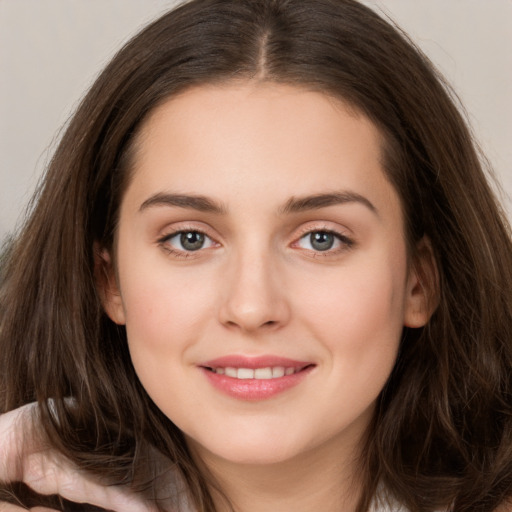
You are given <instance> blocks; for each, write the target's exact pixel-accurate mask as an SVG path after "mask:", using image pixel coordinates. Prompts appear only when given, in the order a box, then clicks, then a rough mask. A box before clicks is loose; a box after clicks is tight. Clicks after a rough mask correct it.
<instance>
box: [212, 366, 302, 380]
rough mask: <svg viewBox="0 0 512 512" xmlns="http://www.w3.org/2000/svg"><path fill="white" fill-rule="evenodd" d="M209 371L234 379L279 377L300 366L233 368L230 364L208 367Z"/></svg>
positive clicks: (291, 373) (297, 369) (290, 372)
mask: <svg viewBox="0 0 512 512" xmlns="http://www.w3.org/2000/svg"><path fill="white" fill-rule="evenodd" d="M208 369H209V370H210V371H212V372H215V373H217V374H218V375H226V377H231V378H234V379H242V380H248V379H259V380H265V379H279V378H281V377H284V376H285V375H293V374H294V373H297V372H299V371H301V370H302V368H294V367H287V368H285V367H284V366H274V367H270V366H267V367H266V368H256V369H253V368H233V367H231V366H227V367H225V368H223V367H219V368H208Z"/></svg>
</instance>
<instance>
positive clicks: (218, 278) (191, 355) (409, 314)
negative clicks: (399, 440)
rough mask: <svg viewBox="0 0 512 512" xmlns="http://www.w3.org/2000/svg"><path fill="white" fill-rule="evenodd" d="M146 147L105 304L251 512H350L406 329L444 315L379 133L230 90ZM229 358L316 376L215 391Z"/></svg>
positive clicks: (194, 96) (192, 108) (249, 86)
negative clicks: (214, 365) (364, 444)
mask: <svg viewBox="0 0 512 512" xmlns="http://www.w3.org/2000/svg"><path fill="white" fill-rule="evenodd" d="M137 144H138V145H137V151H136V155H135V158H134V162H133V172H134V174H133V179H132V180H131V182H130V184H129V186H128V188H127V191H126V194H125V197H124V199H123V201H122V205H121V213H120V222H119V230H118V233H117V237H116V254H115V255H114V257H112V256H113V255H110V254H108V253H107V252H106V251H104V253H103V261H104V265H107V267H108V271H107V273H108V274H109V275H110V279H109V280H108V282H107V283H105V282H104V283H103V286H102V289H103V297H104V304H105V308H106V310H107V312H108V314H109V315H110V317H111V319H112V320H113V321H114V322H116V323H118V324H123V325H126V329H127V335H128V342H129V348H130V352H131V357H132V360H133V363H134V366H135V369H136V371H137V374H138V376H139V378H140V380H141V382H142V384H143V385H144V387H145V389H146V390H147V392H148V393H149V395H150V396H151V397H152V399H153V400H154V402H155V403H156V404H157V405H158V407H160V409H161V410H162V411H163V412H164V413H165V414H166V415H167V416H168V417H169V418H170V419H172V421H173V422H174V423H175V424H176V425H177V426H178V427H179V428H180V429H181V430H182V431H183V432H184V433H185V435H186V437H187V439H188V442H189V444H190V446H191V448H192V450H193V453H194V454H195V456H196V457H197V459H198V460H200V461H201V462H202V463H204V464H206V466H207V467H208V469H209V470H210V471H211V472H212V474H213V475H214V476H215V477H216V478H217V479H218V480H219V482H221V484H222V486H223V487H224V489H225V490H226V493H227V495H228V496H229V497H230V498H231V499H232V500H233V502H234V503H235V504H236V505H237V506H238V507H239V508H240V510H243V511H244V512H253V511H254V512H255V511H263V510H270V509H273V510H282V511H285V510H290V511H291V510H293V511H295V512H297V511H302V510H304V511H310V510H313V509H316V510H324V511H329V510H340V506H341V507H343V510H351V509H352V508H353V507H354V505H355V502H356V501H357V498H358V496H359V487H358V485H354V479H355V481H356V482H357V465H356V462H355V461H356V459H357V457H358V455H359V453H360V447H361V441H362V438H363V436H364V433H365V430H366V428H367V427H368V425H369V422H370V419H371V417H372V414H373V411H374V406H375V401H376V399H377V397H378V395H379V393H380V391H381V390H382V388H383V386H384V384H385V382H386V380H387V378H388V376H389V374H390V372H391V370H392V368H393V365H394V362H395V359H396V355H397V350H398V345H399V341H400V336H401V332H402V329H403V326H404V325H407V326H410V327H420V326H422V325H424V324H425V323H426V322H427V320H428V318H429V316H430V314H431V308H430V307H429V303H428V300H427V295H426V294H425V290H424V287H423V286H422V283H421V282H420V280H419V277H418V276H419V275H420V273H418V272H417V268H418V267H417V266H414V265H411V264H410V259H409V255H408V254H407V244H406V241H405V238H404V229H403V225H404V219H403V214H402V209H401V205H400V200H399V198H398V195H397V193H396V191H395V189H394V188H393V186H392V185H391V184H390V182H389V181H388V179H387V177H386V176H385V174H384V171H383V168H382V163H381V158H382V144H383V141H382V137H381V135H380V133H379V131H378V130H377V129H376V127H375V126H374V125H373V124H372V123H371V122H370V121H369V120H368V119H366V118H365V117H363V116H362V115H360V114H358V113H356V112H354V111H353V110H351V109H349V108H348V107H347V106H346V105H344V104H343V103H341V102H339V101H336V100H334V99H332V98H329V97H327V96H325V95H322V94H319V93H316V92H310V91H305V90H302V89H298V88H294V87H291V86H285V85H274V84H260V83H235V84H233V83H231V84H226V85H224V86H211V87H199V88H195V89H191V90H188V91H187V92H185V93H184V94H182V95H180V96H179V97H176V98H173V99H171V100H169V101H168V102H167V103H165V104H164V105H162V106H160V107H159V108H158V109H157V110H156V111H155V112H154V113H153V115H151V116H150V118H149V119H148V120H147V121H146V123H145V125H144V126H143V128H142V132H141V134H140V137H139V139H138V141H137ZM319 197H322V198H323V199H322V201H319ZM318 240H320V243H319V242H318ZM423 252H424V257H423V260H421V261H419V262H417V265H421V266H423V267H424V268H423V269H422V274H423V275H425V274H429V273H430V274H433V273H434V272H435V270H434V269H433V267H432V264H431V262H432V259H431V258H430V254H429V253H428V251H423ZM425 255H426V256H425ZM114 260H115V266H114V265H113V264H112V261H114ZM229 355H243V356H248V357H255V356H262V355H274V356H280V357H286V358H290V359H294V360H299V361H307V362H309V363H311V364H312V365H314V368H313V370H312V371H310V372H309V374H308V375H307V376H306V377H305V378H304V379H303V380H302V381H301V382H300V383H299V384H298V385H297V386H295V387H293V388H292V389H289V390H287V391H285V392H283V393H280V394H278V395H276V396H273V397H271V398H269V399H265V400H259V401H258V400H256V401H254V400H243V399H237V398H233V397H231V396H228V395H226V394H224V393H222V392H221V391H219V390H218V389H216V388H214V387H213V386H212V385H211V384H210V382H209V380H208V379H207V378H205V372H204V368H203V366H204V363H205V362H206V361H210V360H212V359H215V358H219V357H224V356H229ZM340 482H342V483H343V484H342V485H340ZM354 489H356V492H354Z"/></svg>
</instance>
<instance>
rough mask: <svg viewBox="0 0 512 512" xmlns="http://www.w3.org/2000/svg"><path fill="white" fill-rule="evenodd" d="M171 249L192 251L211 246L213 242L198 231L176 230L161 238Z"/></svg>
mask: <svg viewBox="0 0 512 512" xmlns="http://www.w3.org/2000/svg"><path fill="white" fill-rule="evenodd" d="M162 242H163V243H165V244H166V245H167V246H170V247H171V248H172V249H173V250H176V251H182V252H194V251H199V250H200V249H208V248H209V247H213V246H214V245H215V242H214V241H213V240H212V239H211V238H210V237H209V236H207V235H205V234H204V233H201V232H200V231H178V232H176V233H173V234H172V235H170V236H167V237H165V239H163V240H162Z"/></svg>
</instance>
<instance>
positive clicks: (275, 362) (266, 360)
mask: <svg viewBox="0 0 512 512" xmlns="http://www.w3.org/2000/svg"><path fill="white" fill-rule="evenodd" d="M312 364H313V363H312V362H311V361H298V360H296V359H289V358H287V357H280V356H275V355H263V356H244V355H237V354H233V355H229V356H223V357H219V358H217V359H212V360H210V361H206V362H204V363H201V364H200V365H199V366H202V367H203V368H228V367H230V368H251V369H254V370H255V369H257V368H268V367H276V366H284V367H285V368H292V367H293V368H305V367H306V366H311V365H312Z"/></svg>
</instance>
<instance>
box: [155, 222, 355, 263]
mask: <svg viewBox="0 0 512 512" xmlns="http://www.w3.org/2000/svg"><path fill="white" fill-rule="evenodd" d="M187 233H188V234H191V233H195V234H199V235H202V236H204V237H205V239H208V240H209V241H210V243H211V245H210V246H209V247H200V248H198V249H197V250H186V249H183V250H182V249H175V248H174V247H172V246H171V245H170V244H169V242H170V240H172V239H173V238H175V237H178V236H182V235H184V234H187ZM315 233H322V234H326V235H332V236H333V237H334V238H335V239H336V240H337V242H338V243H339V244H340V247H337V248H335V249H331V248H328V249H326V250H324V251H322V250H315V249H304V250H305V251H308V252H310V253H312V256H313V257H315V258H325V257H329V256H336V255H338V254H340V253H342V252H345V251H348V250H350V249H352V248H353V247H354V245H355V242H354V240H353V239H352V238H349V237H347V236H346V235H344V234H341V233H339V232H338V231H335V230H332V229H329V228H315V229H311V228H305V229H304V230H303V231H302V232H301V234H300V236H299V237H298V238H297V239H296V241H294V242H293V243H292V247H297V246H298V244H299V242H300V241H301V240H304V239H305V238H306V237H308V236H309V237H311V236H312V235H313V234H315ZM157 242H158V244H159V245H160V246H161V247H162V248H163V249H164V250H165V251H166V252H167V253H168V254H171V255H172V256H173V257H176V258H182V259H187V258H190V257H193V256H194V255H195V253H199V252H201V251H203V250H205V249H209V248H211V247H214V246H215V245H219V244H218V242H216V241H215V240H214V239H213V238H212V237H211V236H209V235H208V234H207V233H206V232H205V231H203V230H201V229H198V228H181V229H179V230H177V231H173V232H171V233H168V234H166V235H164V236H162V237H161V238H159V239H158V241H157Z"/></svg>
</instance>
